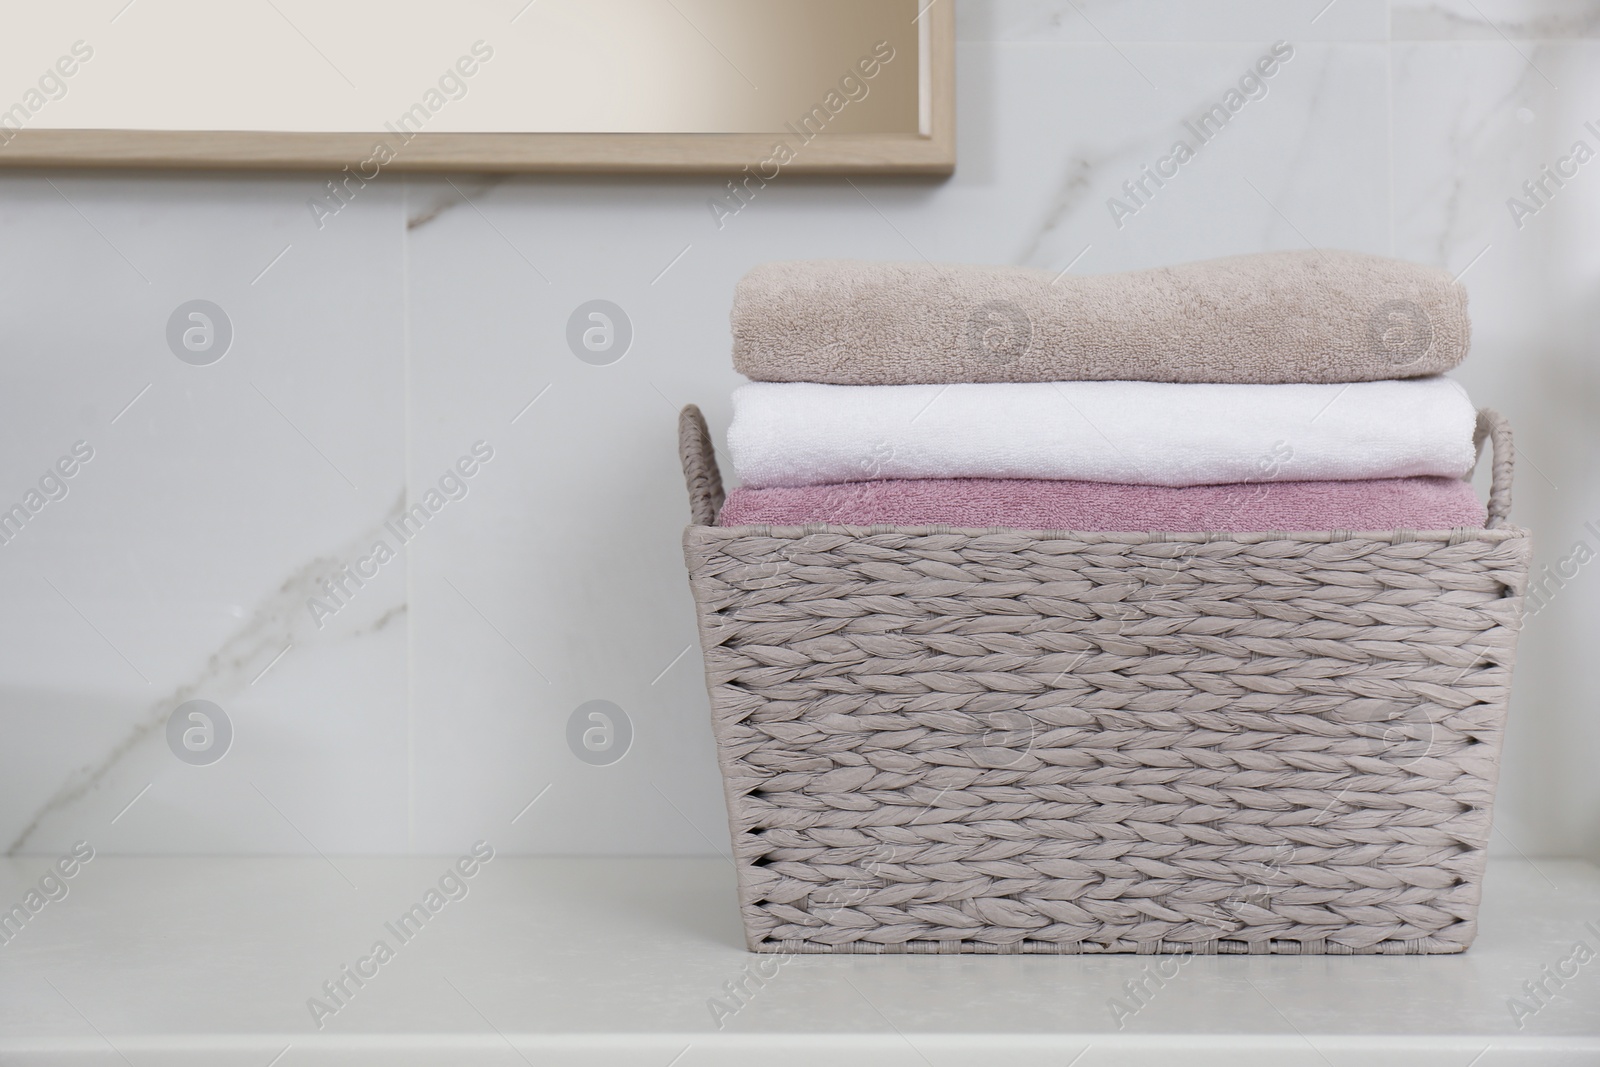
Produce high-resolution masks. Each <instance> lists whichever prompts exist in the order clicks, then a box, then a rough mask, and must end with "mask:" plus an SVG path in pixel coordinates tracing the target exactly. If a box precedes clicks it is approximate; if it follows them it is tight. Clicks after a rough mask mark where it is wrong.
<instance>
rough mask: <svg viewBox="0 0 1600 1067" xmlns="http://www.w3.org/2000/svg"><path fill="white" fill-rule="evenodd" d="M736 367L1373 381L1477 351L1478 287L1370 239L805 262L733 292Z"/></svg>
mask: <svg viewBox="0 0 1600 1067" xmlns="http://www.w3.org/2000/svg"><path fill="white" fill-rule="evenodd" d="M732 323H733V365H734V368H735V369H736V370H738V371H739V372H740V373H742V374H744V375H746V376H747V377H749V378H751V379H753V380H755V381H767V382H821V383H829V384H835V385H916V384H930V383H931V384H945V383H949V382H1058V381H1113V380H1130V381H1151V382H1233V383H1256V384H1279V383H1288V382H1364V381H1377V380H1383V379H1393V378H1414V377H1423V376H1426V375H1431V374H1438V373H1441V372H1443V371H1446V370H1449V369H1450V368H1452V367H1454V366H1456V365H1457V364H1458V363H1460V362H1461V360H1462V359H1463V358H1464V357H1465V356H1466V353H1467V343H1468V340H1469V334H1470V327H1469V324H1468V319H1467V295H1466V289H1465V287H1464V286H1462V285H1461V284H1460V283H1459V282H1457V281H1455V280H1454V279H1452V278H1451V276H1450V275H1449V274H1448V273H1446V272H1445V271H1442V270H1439V269H1437V268H1434V267H1428V266H1424V265H1422V264H1419V263H1407V262H1404V261H1402V260H1395V259H1388V258H1385V257H1382V256H1373V255H1367V254H1365V253H1358V252H1338V251H1326V252H1315V251H1311V252H1305V251H1300V252H1265V253H1260V254H1255V255H1247V256H1232V257H1229V258H1226V259H1214V260H1207V261H1204V262H1199V263H1185V264H1181V265H1178V266H1170V267H1159V268H1156V269H1153V270H1140V271H1130V272H1127V273H1122V274H1103V275H1074V274H1067V275H1056V274H1053V273H1052V272H1050V271H1045V270H1037V269H1034V268H1028V267H1000V266H976V265H956V264H928V263H876V262H863V261H855V260H805V261H791V262H779V263H767V264H763V265H761V266H758V267H756V268H754V269H753V270H751V271H750V272H749V273H748V274H746V275H745V277H744V278H743V280H741V281H740V282H739V285H738V287H737V289H736V290H735V292H734V299H733V314H732Z"/></svg>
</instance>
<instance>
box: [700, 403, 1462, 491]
mask: <svg viewBox="0 0 1600 1067" xmlns="http://www.w3.org/2000/svg"><path fill="white" fill-rule="evenodd" d="M1475 422H1476V412H1475V411H1474V410H1473V407H1472V402H1471V401H1470V400H1469V399H1468V398H1467V394H1466V390H1464V389H1462V387H1461V386H1460V385H1458V384H1457V383H1456V382H1454V381H1451V380H1450V379H1448V378H1417V379H1412V380H1409V381H1380V382H1355V383H1351V384H1348V385H1209V384H1181V385H1173V384H1166V383H1160V382H1044V383H1027V384H1012V383H1005V384H993V385H815V384H811V383H806V382H795V383H768V382H754V383H751V384H749V385H744V386H740V387H739V388H738V389H737V390H735V391H734V394H733V424H732V425H731V426H730V427H729V428H728V450H729V452H730V453H731V455H732V458H733V467H734V471H735V473H736V474H737V475H738V476H739V480H740V481H741V482H743V483H744V484H745V485H747V486H751V487H767V486H795V485H817V484H821V483H826V482H852V481H867V480H870V479H874V478H1056V479H1076V480H1081V481H1090V482H1129V483H1139V484H1145V485H1215V484H1223V483H1227V482H1260V481H1268V480H1294V481H1333V480H1342V479H1356V478H1401V477H1408V476H1410V475H1415V474H1432V475H1443V476H1446V477H1461V476H1464V475H1466V474H1467V473H1469V472H1470V471H1471V470H1472V466H1473V462H1474V459H1475V458H1476V457H1475V453H1474V449H1473V445H1472V431H1473V427H1474V425H1475Z"/></svg>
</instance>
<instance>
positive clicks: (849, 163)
mask: <svg viewBox="0 0 1600 1067" xmlns="http://www.w3.org/2000/svg"><path fill="white" fill-rule="evenodd" d="M918 23H919V35H918V36H919V39H920V47H921V53H922V55H921V57H920V60H921V64H920V72H919V77H920V83H921V84H920V95H921V115H920V126H921V131H920V132H919V133H823V134H821V135H819V136H818V137H817V138H816V140H814V141H812V142H811V143H810V144H809V145H808V146H807V148H806V150H805V151H804V152H802V153H799V154H798V155H797V156H796V158H795V159H794V160H793V161H792V162H790V163H787V164H785V168H784V169H785V170H786V171H790V172H795V173H811V174H856V173H899V174H950V173H952V172H953V171H954V170H955V162H956V146H955V0H929V2H928V3H927V5H926V6H925V7H924V8H923V10H922V14H921V15H919V16H918ZM374 136H376V134H375V133H373V132H367V133H295V132H215V131H195V130H39V129H25V130H20V131H18V132H17V133H16V134H15V136H13V137H12V139H11V140H10V142H9V143H8V144H6V145H5V147H4V148H3V149H0V168H10V167H166V168H172V167H176V168H189V169H193V168H206V169H210V168H217V169H221V168H247V169H260V170H312V169H321V168H333V169H338V168H341V167H343V166H344V165H346V164H354V163H356V162H359V161H360V160H363V159H365V158H367V156H368V155H369V153H370V152H371V150H372V139H373V137H374ZM775 136H776V134H775V133H419V134H417V135H415V136H414V137H413V138H412V140H410V141H409V142H407V144H406V150H405V152H404V153H402V154H400V155H399V156H397V157H396V158H395V159H394V160H393V161H392V162H390V163H388V164H386V169H393V170H402V171H475V172H499V171H508V172H528V173H562V172H566V173H590V174H594V173H610V174H627V173H714V172H727V171H737V170H739V169H740V168H741V167H744V166H745V165H747V164H754V163H756V162H757V161H759V160H761V159H763V158H765V157H766V156H767V155H768V154H769V153H770V151H771V149H772V145H773V138H774V137H775Z"/></svg>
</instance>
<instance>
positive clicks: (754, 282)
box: [719, 252, 1485, 532]
mask: <svg viewBox="0 0 1600 1067" xmlns="http://www.w3.org/2000/svg"><path fill="white" fill-rule="evenodd" d="M733 336H734V366H735V368H736V369H738V370H739V371H740V372H742V373H744V374H745V375H747V376H748V377H750V378H751V379H753V382H752V384H749V385H745V386H742V387H740V388H739V389H738V390H737V391H735V393H734V396H733V409H734V416H733V423H732V425H731V427H730V428H729V430H728V447H729V451H730V453H731V456H732V459H733V466H734V471H735V473H736V474H737V476H738V478H739V480H740V482H742V483H743V485H742V487H741V488H738V489H735V490H733V491H732V492H731V493H730V494H729V495H728V498H727V502H726V504H725V505H724V507H723V510H722V514H721V517H720V519H719V521H720V523H721V524H722V525H724V526H733V525H774V526H777V525H781V526H797V525H805V524H808V523H828V524H836V525H851V526H870V525H882V524H888V525H895V526H951V527H960V528H989V527H1011V528H1019V529H1038V530H1045V529H1053V530H1079V531H1107V532H1109V531H1127V532H1145V531H1156V530H1167V531H1174V532H1201V531H1211V530H1215V531H1291V530H1395V529H1411V530H1443V529H1451V528H1455V527H1463V526H1481V525H1483V523H1484V519H1485V515H1484V508H1483V505H1482V504H1481V503H1480V502H1479V501H1478V499H1477V497H1476V495H1475V494H1474V493H1473V491H1472V487H1471V485H1470V484H1469V483H1468V482H1466V481H1464V480H1463V479H1464V478H1465V477H1467V476H1468V475H1469V474H1470V472H1471V470H1472V467H1473V463H1474V460H1475V458H1476V456H1475V448H1474V444H1473V429H1474V426H1475V423H1476V413H1475V411H1474V409H1473V406H1472V403H1471V402H1470V401H1469V400H1468V398H1467V395H1466V393H1465V391H1464V390H1463V389H1462V388H1461V387H1460V386H1459V385H1458V384H1456V383H1455V382H1453V381H1451V380H1449V379H1446V378H1443V377H1440V376H1439V375H1440V374H1442V372H1444V371H1447V370H1449V369H1451V368H1452V367H1455V366H1456V365H1457V364H1459V363H1460V362H1461V360H1462V359H1463V358H1464V357H1465V356H1466V352H1467V344H1468V338H1469V324H1468V319H1467V309H1466V293H1465V290H1464V289H1463V288H1462V286H1461V285H1460V284H1459V283H1458V282H1456V281H1454V280H1453V279H1452V278H1451V277H1450V276H1449V275H1448V274H1446V273H1444V272H1443V271H1439V270H1436V269H1434V268H1430V267H1425V266H1421V265H1418V264H1413V263H1405V262H1400V261H1397V260H1391V259H1385V258H1382V257H1378V256H1370V255H1364V254H1359V253H1352V252H1272V253H1264V254H1260V255H1250V256H1237V257H1231V258H1228V259H1219V260H1211V261H1208V262H1203V263H1191V264H1185V265H1182V266H1176V267H1166V268H1161V269H1158V270H1148V271H1137V272H1130V273H1126V274H1112V275H1102V276H1098V277H1083V276H1054V277H1053V276H1052V275H1051V274H1050V273H1048V272H1045V271H1038V270H1031V269H1027V268H1017V267H979V266H945V265H935V264H901V263H864V262H849V261H808V262H793V263H774V264H768V265H765V266H761V267H757V268H756V269H754V270H752V271H751V272H750V273H749V274H748V275H746V277H745V278H744V280H743V281H741V282H740V283H739V287H738V290H737V292H736V294H735V298H734V308H733Z"/></svg>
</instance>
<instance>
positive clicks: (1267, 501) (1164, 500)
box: [718, 478, 1485, 533]
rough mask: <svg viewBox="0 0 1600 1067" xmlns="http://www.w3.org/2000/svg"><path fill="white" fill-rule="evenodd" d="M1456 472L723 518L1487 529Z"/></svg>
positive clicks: (748, 511) (985, 493)
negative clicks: (1451, 475)
mask: <svg viewBox="0 0 1600 1067" xmlns="http://www.w3.org/2000/svg"><path fill="white" fill-rule="evenodd" d="M1484 519H1485V515H1484V508H1483V505H1482V504H1481V503H1479V501H1478V497H1477V494H1475V493H1474V492H1473V491H1472V485H1471V484H1470V483H1468V482H1464V481H1461V480H1459V479H1456V478H1382V479H1376V480H1372V481H1360V482H1254V483H1246V484H1234V485H1196V486H1185V487H1180V488H1174V487H1172V486H1165V485H1119V484H1111V483H1105V482H1050V481H1037V480H1025V479H987V478H927V479H922V480H920V481H905V480H893V481H883V482H849V483H846V484H842V485H840V484H835V485H809V486H800V487H797V488H777V489H735V490H734V491H733V492H731V493H729V494H728V501H727V503H726V504H724V505H723V507H722V516H721V518H720V519H719V520H718V522H719V524H720V525H722V526H805V525H807V524H808V523H814V522H821V523H828V524H830V525H833V526H877V525H888V526H957V527H965V528H976V529H984V528H987V527H991V526H1006V527H1011V528H1012V529H1018V530H1099V531H1121V532H1145V531H1150V530H1170V531H1173V532H1176V533H1201V532H1205V531H1210V530H1221V531H1240V530H1451V529H1454V528H1456V527H1458V526H1469V527H1470V526H1482V525H1483V523H1484Z"/></svg>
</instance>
